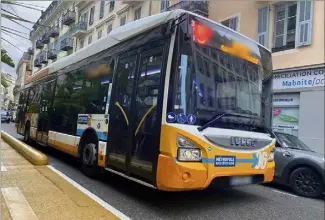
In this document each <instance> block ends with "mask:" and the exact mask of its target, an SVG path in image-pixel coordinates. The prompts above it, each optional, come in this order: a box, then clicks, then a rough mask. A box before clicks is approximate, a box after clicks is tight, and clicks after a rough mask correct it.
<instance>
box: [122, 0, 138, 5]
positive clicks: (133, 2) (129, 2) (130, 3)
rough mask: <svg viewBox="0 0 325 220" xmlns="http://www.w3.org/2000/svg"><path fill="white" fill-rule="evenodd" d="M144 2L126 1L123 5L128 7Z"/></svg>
mask: <svg viewBox="0 0 325 220" xmlns="http://www.w3.org/2000/svg"><path fill="white" fill-rule="evenodd" d="M142 2H143V1H128V0H126V1H122V4H126V5H130V6H131V5H135V4H137V3H142Z"/></svg>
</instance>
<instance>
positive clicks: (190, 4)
mask: <svg viewBox="0 0 325 220" xmlns="http://www.w3.org/2000/svg"><path fill="white" fill-rule="evenodd" d="M175 9H183V10H186V11H191V12H194V13H196V14H199V15H202V16H204V17H209V2H208V1H179V2H178V3H176V4H174V5H172V6H170V7H169V8H167V11H171V10H175Z"/></svg>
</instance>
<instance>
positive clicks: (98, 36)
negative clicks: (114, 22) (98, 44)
mask: <svg viewBox="0 0 325 220" xmlns="http://www.w3.org/2000/svg"><path fill="white" fill-rule="evenodd" d="M97 38H98V39H100V38H102V30H99V31H98V32H97Z"/></svg>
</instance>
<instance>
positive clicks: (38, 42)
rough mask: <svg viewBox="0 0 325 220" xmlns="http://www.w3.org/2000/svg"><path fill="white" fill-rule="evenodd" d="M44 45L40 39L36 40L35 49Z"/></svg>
mask: <svg viewBox="0 0 325 220" xmlns="http://www.w3.org/2000/svg"><path fill="white" fill-rule="evenodd" d="M43 47H44V44H43V43H42V41H41V40H37V41H36V48H37V49H42V48H43Z"/></svg>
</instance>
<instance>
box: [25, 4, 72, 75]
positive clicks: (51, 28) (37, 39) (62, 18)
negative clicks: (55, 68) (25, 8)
mask: <svg viewBox="0 0 325 220" xmlns="http://www.w3.org/2000/svg"><path fill="white" fill-rule="evenodd" d="M75 17H76V16H75V3H74V2H71V1H53V2H52V3H51V4H50V5H49V7H48V8H47V9H46V10H45V11H44V12H42V14H41V17H40V18H39V19H38V21H37V22H36V24H35V25H34V26H33V30H32V31H31V32H30V40H31V42H32V48H30V49H29V50H28V53H29V54H30V55H32V59H31V60H32V74H35V73H38V72H39V71H40V70H41V69H42V68H44V67H45V66H47V65H48V64H51V63H53V62H55V61H56V60H58V59H60V58H62V57H65V56H67V55H69V54H71V53H72V52H73V45H74V40H73V37H72V32H73V27H74V24H75Z"/></svg>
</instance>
